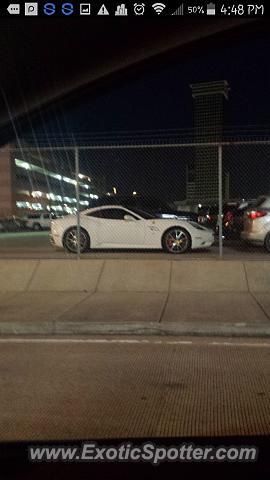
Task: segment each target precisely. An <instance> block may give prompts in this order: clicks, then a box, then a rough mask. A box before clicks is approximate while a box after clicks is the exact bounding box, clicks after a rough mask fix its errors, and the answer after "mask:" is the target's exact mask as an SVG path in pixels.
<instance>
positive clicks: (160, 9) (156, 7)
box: [152, 3, 166, 15]
mask: <svg viewBox="0 0 270 480" xmlns="http://www.w3.org/2000/svg"><path fill="white" fill-rule="evenodd" d="M152 7H153V9H154V10H155V12H156V13H157V14H158V15H160V14H161V12H163V10H164V8H165V7H166V5H164V3H154V4H153V5H152Z"/></svg>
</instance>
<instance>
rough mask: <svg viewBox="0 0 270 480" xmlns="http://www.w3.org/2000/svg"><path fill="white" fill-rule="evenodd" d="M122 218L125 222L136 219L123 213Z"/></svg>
mask: <svg viewBox="0 0 270 480" xmlns="http://www.w3.org/2000/svg"><path fill="white" fill-rule="evenodd" d="M124 220H125V221H126V222H134V221H136V219H135V218H134V217H132V216H131V215H125V216H124Z"/></svg>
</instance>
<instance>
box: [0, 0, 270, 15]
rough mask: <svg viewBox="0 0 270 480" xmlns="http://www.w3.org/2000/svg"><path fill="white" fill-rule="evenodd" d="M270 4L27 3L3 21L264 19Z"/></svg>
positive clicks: (9, 7)
mask: <svg viewBox="0 0 270 480" xmlns="http://www.w3.org/2000/svg"><path fill="white" fill-rule="evenodd" d="M266 7H267V4H266V3H265V4H262V3H258V4H255V3H254V4H252V3H218V4H217V3H213V2H209V3H206V2H197V3H191V2H190V3H189V2H186V3H180V2H170V3H167V4H166V3H163V2H155V1H153V2H147V3H146V2H140V1H137V2H125V3H121V2H112V1H111V0H109V1H108V2H104V3H103V2H102V1H101V2H96V1H94V2H91V3H88V2H84V3H78V2H65V1H62V2H61V1H60V2H59V1H57V3H56V2H25V3H7V4H6V5H1V7H0V14H1V17H13V18H15V17H17V18H18V17H26V18H34V17H72V16H75V17H82V18H87V17H88V18H89V17H106V18H111V17H114V18H116V17H118V18H124V17H137V18H142V17H151V18H160V17H165V16H166V17H168V16H172V17H191V16H193V17H205V16H209V17H211V16H212V17H216V16H218V17H257V18H259V17H263V16H266V15H267V8H266Z"/></svg>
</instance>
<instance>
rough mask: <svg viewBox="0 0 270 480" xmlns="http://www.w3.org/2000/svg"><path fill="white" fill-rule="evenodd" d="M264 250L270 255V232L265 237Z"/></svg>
mask: <svg viewBox="0 0 270 480" xmlns="http://www.w3.org/2000/svg"><path fill="white" fill-rule="evenodd" d="M264 248H265V250H267V252H268V253H270V232H269V233H268V234H267V235H266V237H265V240H264Z"/></svg>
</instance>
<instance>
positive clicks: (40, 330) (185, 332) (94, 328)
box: [0, 321, 270, 338]
mask: <svg viewBox="0 0 270 480" xmlns="http://www.w3.org/2000/svg"><path fill="white" fill-rule="evenodd" d="M0 335H12V336H13V335H14V336H18V335H145V336H147V335H157V336H162V335H172V336H200V337H202V336H205V337H206V336H207V337H241V338H245V337H247V338H248V337H261V338H263V337H267V338H268V337H270V325H269V324H260V325H255V324H254V325H244V324H243V325H237V324H221V325H220V324H218V325H217V324H214V325H213V324H203V325H198V324H194V323H193V324H192V323H177V324H176V323H166V324H160V323H154V322H150V323H147V324H146V323H144V322H141V323H133V324H130V323H129V324H128V323H121V324H119V323H104V324H98V323H89V322H61V321H52V322H36V323H33V322H31V323H30V322H0Z"/></svg>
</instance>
